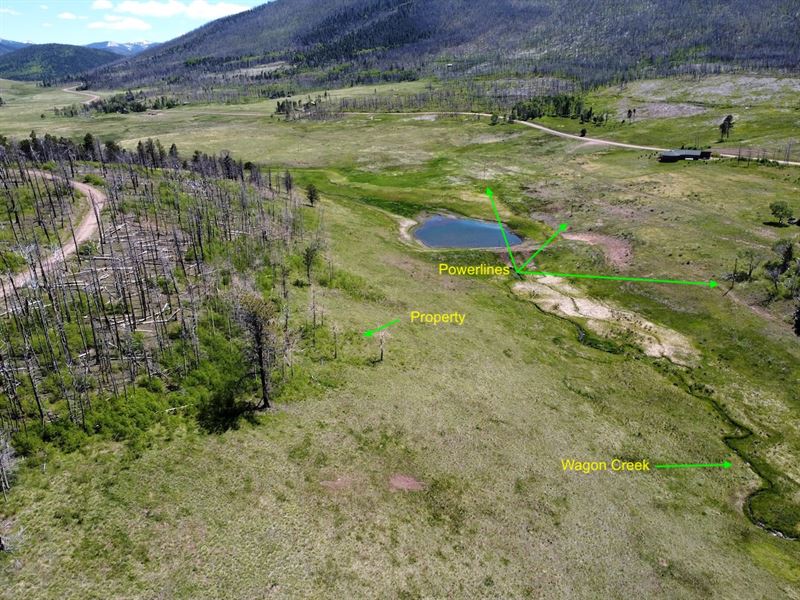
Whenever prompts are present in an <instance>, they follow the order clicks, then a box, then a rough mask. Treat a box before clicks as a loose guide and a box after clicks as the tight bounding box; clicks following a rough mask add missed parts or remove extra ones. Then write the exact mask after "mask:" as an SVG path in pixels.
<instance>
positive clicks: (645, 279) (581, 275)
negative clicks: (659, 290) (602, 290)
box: [517, 270, 717, 288]
mask: <svg viewBox="0 0 800 600" xmlns="http://www.w3.org/2000/svg"><path fill="white" fill-rule="evenodd" d="M517 273H519V274H520V275H535V276H537V277H564V278H568V279H605V280H607V281H640V282H645V283H672V284H675V285H697V286H701V287H708V288H715V287H717V282H716V281H714V280H713V279H712V280H710V281H685V280H683V279H653V278H651V277H619V276H616V275H589V274H587V273H550V272H549V271H522V270H519V271H517Z"/></svg>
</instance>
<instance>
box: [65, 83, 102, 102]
mask: <svg viewBox="0 0 800 600" xmlns="http://www.w3.org/2000/svg"><path fill="white" fill-rule="evenodd" d="M61 91H62V92H67V93H68V94H80V95H81V96H86V97H88V98H89V99H88V100H84V102H83V104H89V103H90V102H94V101H95V100H100V96H95V95H94V94H90V93H89V92H79V91H78V86H77V85H76V86H74V87H71V88H64V89H63V90H61Z"/></svg>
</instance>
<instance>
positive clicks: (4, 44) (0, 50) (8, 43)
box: [0, 39, 30, 55]
mask: <svg viewBox="0 0 800 600" xmlns="http://www.w3.org/2000/svg"><path fill="white" fill-rule="evenodd" d="M25 46H30V44H26V43H25V42H14V41H12V40H2V39H0V55H2V54H7V53H8V52H13V51H14V50H19V49H20V48H24V47H25Z"/></svg>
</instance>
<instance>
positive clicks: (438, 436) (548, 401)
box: [0, 81, 800, 599]
mask: <svg viewBox="0 0 800 600" xmlns="http://www.w3.org/2000/svg"><path fill="white" fill-rule="evenodd" d="M668 83H669V85H676V84H674V82H671V81H670V82H668ZM6 85H7V84H5V83H4V85H3V87H2V89H3V91H2V93H1V94H0V95H2V96H3V97H4V98H6V96H7V95H8V96H9V98H10V100H9V99H7V101H8V102H9V104H8V105H7V106H4V107H2V108H0V133H2V134H3V135H7V136H23V135H27V134H28V133H29V132H30V130H31V129H32V128H33V129H36V130H37V133H39V134H41V135H43V134H44V132H46V131H47V132H50V133H51V134H56V135H65V136H75V137H77V136H79V135H81V136H82V135H83V134H84V133H86V132H87V131H90V132H91V133H92V134H94V135H96V136H100V137H101V139H104V140H105V139H114V140H116V141H119V142H121V143H122V145H123V146H126V147H133V146H135V144H136V142H137V141H138V140H139V139H143V138H147V137H158V138H159V139H160V140H161V141H162V143H163V144H164V145H165V146H168V145H169V144H171V143H175V144H176V145H177V146H178V148H179V150H180V151H181V152H182V153H183V154H184V155H187V156H190V155H191V152H192V151H193V150H195V149H199V150H201V151H204V152H213V153H217V152H220V151H221V150H223V149H224V150H229V151H230V152H231V153H232V154H233V155H234V156H235V157H236V158H241V159H242V160H245V161H248V160H249V161H254V162H257V163H260V164H263V165H265V166H270V167H272V168H273V169H274V170H275V171H278V170H281V171H282V170H283V168H285V167H289V168H292V169H293V172H294V173H295V176H296V180H297V182H298V183H299V184H300V186H301V187H302V186H305V185H307V184H309V183H314V184H315V185H317V186H318V187H319V189H320V191H321V194H322V210H323V212H324V220H325V227H326V238H327V249H328V252H329V254H330V256H331V257H332V262H333V268H334V269H335V270H336V272H337V273H338V274H339V278H338V280H337V281H338V283H336V284H332V285H328V286H327V287H324V288H322V296H321V299H320V303H321V304H322V306H324V310H325V315H326V316H325V319H326V322H327V323H328V324H335V325H336V326H337V327H338V328H339V329H340V330H341V331H342V338H343V339H344V342H343V346H342V348H340V350H339V352H340V357H339V358H338V359H337V360H335V361H334V360H333V357H332V356H330V357H324V356H323V357H321V358H320V364H319V365H318V366H316V367H312V365H310V364H308V363H307V362H306V363H304V368H305V367H308V369H309V370H308V377H306V376H303V377H299V378H298V386H297V388H294V389H293V388H291V387H290V388H289V389H287V390H285V392H284V395H283V396H282V397H281V398H279V399H278V403H277V408H276V409H275V410H274V411H273V412H270V413H269V414H264V415H260V416H258V417H257V418H256V419H255V420H254V421H253V422H246V421H245V422H243V423H242V424H241V426H240V427H239V428H238V429H233V430H229V431H227V432H225V433H221V434H207V433H204V432H202V431H201V430H200V429H199V428H198V427H197V426H196V425H195V423H194V421H193V419H191V418H190V417H191V413H190V414H188V415H180V414H175V415H173V416H171V417H169V418H168V419H167V420H166V422H165V424H163V425H159V426H158V427H157V428H156V429H155V430H154V431H153V432H152V434H151V435H150V436H149V442H148V444H147V445H146V447H144V448H139V449H137V450H136V451H135V452H133V451H131V449H129V448H127V447H126V446H125V445H124V444H112V443H108V442H96V443H92V444H90V445H88V446H87V447H85V448H83V449H81V450H78V451H76V452H73V453H71V454H63V453H55V454H53V455H52V456H51V457H49V459H48V460H47V462H46V464H39V465H36V466H35V467H34V466H33V465H30V466H26V467H24V468H23V469H21V471H20V474H19V477H18V479H17V482H16V484H15V487H14V489H13V490H12V492H11V494H10V495H9V500H8V502H7V503H5V504H0V526H3V527H5V529H6V530H7V531H14V532H16V531H20V530H21V529H24V534H23V536H22V540H23V541H22V542H21V543H20V545H19V547H18V549H17V550H16V551H15V552H14V553H13V554H3V555H0V573H1V574H2V575H0V577H2V579H3V580H5V581H6V582H7V583H6V584H5V585H3V586H0V597H5V598H22V597H31V598H43V599H44V598H76V599H88V598H109V597H119V598H153V597H164V598H271V597H275V598H296V597H314V598H362V597H381V598H448V597H449V598H453V597H459V598H461V597H463V598H597V597H607V598H620V599H622V598H632V597H646V598H731V599H734V598H765V599H767V598H781V597H788V598H793V597H798V596H800V568H798V566H797V565H798V564H800V542H797V541H791V540H788V539H783V538H781V537H779V536H776V535H773V534H771V533H770V532H768V531H766V530H765V529H764V528H760V527H758V526H756V525H755V524H754V523H753V522H752V521H751V520H750V519H749V518H748V516H747V515H746V514H745V513H746V510H747V509H746V506H745V505H746V499H747V497H748V496H749V495H750V494H751V493H752V492H755V491H756V490H757V489H759V488H766V487H767V485H768V484H767V483H766V482H767V481H770V482H771V483H770V484H769V485H770V486H771V488H770V489H769V490H767V491H765V492H764V493H761V494H759V495H757V496H756V497H755V498H754V500H753V507H752V508H753V510H754V511H755V514H756V515H758V516H759V518H760V519H762V520H765V521H768V522H769V523H771V524H772V526H773V527H778V526H779V527H781V528H782V529H783V530H785V531H791V532H792V533H793V534H794V535H795V536H800V508H798V507H800V470H798V466H797V465H798V464H800V463H798V460H797V458H798V457H800V431H798V429H797V425H796V424H797V418H796V417H797V413H798V410H800V396H798V391H797V385H796V384H794V385H793V384H792V382H797V381H798V380H800V338H797V337H796V336H794V335H793V333H792V332H791V329H790V326H789V322H788V317H789V313H788V307H786V306H784V305H776V306H775V307H773V308H771V309H769V310H766V313H767V314H766V315H765V314H764V312H765V311H764V310H760V309H759V307H758V306H757V304H756V302H755V300H754V297H750V296H748V295H747V294H745V293H744V292H740V291H739V290H738V289H734V290H733V291H732V292H730V293H727V294H726V291H727V289H728V287H729V285H728V284H727V283H725V282H723V278H724V275H725V273H727V272H729V271H730V270H731V269H732V267H733V261H734V259H735V257H736V253H737V251H738V250H739V249H740V248H741V247H742V246H743V245H747V246H752V247H755V248H758V249H760V250H761V251H763V252H764V253H768V252H769V247H770V246H771V245H772V244H773V243H774V242H775V241H776V240H777V239H779V238H781V237H788V236H792V235H793V236H795V238H796V237H797V236H798V232H800V230H798V229H797V228H792V229H788V228H784V229H780V228H775V227H771V226H769V225H765V222H768V221H769V220H770V215H769V208H768V206H769V203H770V202H772V201H774V200H775V199H778V198H780V199H785V200H787V201H788V202H789V203H790V204H791V206H792V207H793V208H794V210H795V213H798V212H800V194H798V190H799V189H800V169H796V168H776V167H768V166H763V165H756V164H750V165H746V164H744V163H742V164H739V163H736V162H735V161H714V162H709V163H697V164H674V165H662V164H659V163H657V162H656V161H655V160H654V157H653V156H651V155H648V154H646V153H643V152H637V151H626V150H618V149H617V150H610V149H606V148H602V147H597V146H586V145H583V144H581V143H580V142H574V141H567V140H562V139H559V138H555V137H551V136H548V135H545V134H544V133H542V132H539V131H536V130H532V129H530V128H527V127H524V126H522V125H509V124H500V125H496V126H491V125H490V124H489V120H488V119H487V118H483V119H476V118H471V117H459V118H455V117H448V118H440V119H433V120H431V119H427V118H425V119H423V118H420V117H414V116H409V115H351V116H347V117H344V118H342V119H338V120H332V121H320V122H312V121H302V120H301V121H285V120H282V119H280V118H279V117H277V116H272V111H273V110H274V108H273V107H274V101H271V102H269V103H266V102H265V103H262V104H263V106H262V104H248V105H243V106H230V107H228V106H226V107H221V106H216V107H199V108H198V107H192V106H186V107H181V108H175V109H171V110H168V111H161V112H160V113H159V114H158V115H148V114H137V115H106V116H94V117H91V118H88V119H84V118H71V119H70V118H55V117H53V116H52V112H50V113H49V114H48V115H47V116H46V118H45V119H41V118H40V117H39V114H40V113H41V112H42V111H43V110H44V108H43V107H44V106H45V105H47V104H54V105H58V104H59V103H71V102H73V101H75V98H76V97H75V96H73V95H70V94H65V93H63V92H59V91H54V90H48V91H42V90H33V89H32V86H24V85H18V84H13V85H12V86H11V89H12V90H14V91H13V93H12V94H10V95H9V94H7V93H6ZM633 85H634V84H631V87H633ZM664 85H667V84H664ZM637 89H638V88H637ZM671 89H672V88H671ZM639 92H641V93H645V92H646V88H645V92H643V91H641V90H639ZM674 93H675V98H678V99H679V100H680V101H684V100H685V98H684V96H681V95H680V94H679V93H678V91H675V92H674ZM686 93H687V94H688V93H689V92H686ZM26 94H30V95H29V96H26ZM15 98H16V99H17V100H18V101H19V102H20V103H22V102H23V100H25V103H27V108H24V109H23V108H18V107H15V104H14V100H15ZM670 98H672V96H670ZM26 99H27V100H26ZM601 99H602V100H603V101H607V102H609V103H611V102H612V101H613V102H616V101H617V100H618V98H617V97H616V96H614V94H613V93H612V91H607V92H606V95H602V94H601V93H599V92H598V102H600V101H601ZM28 100H29V101H30V102H28ZM676 101H677V100H676ZM262 108H263V116H249V113H254V112H255V113H260V112H261V110H262ZM759 110H764V111H768V110H771V109H767V108H763V109H759ZM781 110H784V109H781ZM785 110H787V111H791V110H793V109H791V108H785ZM200 112H218V113H220V114H216V115H209V114H198V113H200ZM237 112H241V113H248V114H247V115H241V116H235V114H236V113H237ZM223 113H224V114H223ZM710 114H711V113H706V114H704V115H700V116H696V117H688V118H682V117H681V118H678V117H676V118H664V119H658V120H653V122H652V123H648V122H646V121H644V120H643V121H642V122H640V123H636V124H634V125H632V126H630V128H628V129H625V130H623V129H622V128H621V127H620V128H615V129H612V128H610V127H609V128H597V129H596V130H595V129H592V128H591V127H590V132H591V133H590V135H593V134H595V135H597V136H598V137H604V136H608V137H614V138H615V139H625V140H630V141H635V142H638V143H648V144H649V143H653V144H656V145H675V144H677V143H678V141H679V140H680V139H681V138H682V137H685V136H686V135H692V131H693V130H692V129H689V130H685V129H684V124H685V123H688V122H690V121H689V119H697V121H696V122H695V121H691V124H692V127H696V128H697V130H698V131H699V130H700V129H701V126H700V125H701V123H700V120H701V119H708V118H709V115H710ZM790 114H793V115H795V118H796V114H797V113H796V112H795V113H790ZM767 120H769V119H768V118H767V117H766V116H765V117H764V121H767ZM543 122H548V121H547V120H543ZM553 122H555V120H553ZM759 122H761V121H759ZM790 122H791V121H788V120H787V121H781V123H782V125H781V126H780V127H778V126H777V125H776V126H775V129H774V130H773V129H765V130H764V133H763V134H761V133H758V132H756V133H754V134H753V136H755V138H754V139H762V138H763V139H765V140H767V139H768V140H773V141H776V140H781V139H785V138H787V137H789V136H790V135H791V127H790V126H787V123H790ZM562 126H563V128H564V129H567V128H568V127H575V126H576V122H569V123H563V124H562ZM615 127H616V126H615ZM737 127H738V125H737ZM754 127H755V126H754ZM703 131H705V129H703ZM715 131H716V130H715V129H714V126H713V125H712V126H711V128H710V134H709V135H710V136H711V137H713V136H714V135H715ZM744 131H746V126H745V125H744V124H743V125H742V127H741V129H734V133H733V134H732V138H733V137H734V136H736V135H737V134H739V133H740V132H744ZM758 131H759V132H760V131H762V130H761V129H759V130H758ZM628 132H630V133H628ZM633 132H635V133H636V135H634V133H633ZM662 134H663V136H664V137H659V136H661V135H662ZM742 135H744V133H742ZM759 135H761V136H762V137H761V138H759V137H758V136H759ZM640 136H641V137H640ZM486 187H491V188H492V189H493V190H494V192H495V197H496V199H497V200H498V203H499V208H500V211H501V215H502V218H503V220H504V221H505V222H506V223H508V225H509V226H510V227H511V228H512V229H513V230H514V231H516V232H519V233H521V234H522V235H523V236H525V237H526V238H528V239H529V240H534V241H537V242H541V241H543V240H544V239H546V237H548V236H549V235H550V234H551V233H552V231H553V229H552V228H553V227H554V226H556V225H557V224H558V223H561V222H568V223H569V224H570V227H571V231H574V232H584V233H586V232H591V233H596V234H603V235H608V236H613V237H615V238H618V239H623V240H626V241H627V242H628V243H629V244H630V247H631V248H632V259H631V262H630V264H629V265H628V266H626V267H624V268H623V267H613V266H612V265H609V264H608V263H607V262H606V261H605V260H604V258H603V255H602V253H601V252H600V250H599V249H598V248H596V247H590V246H587V245H586V244H583V243H580V242H577V241H568V240H559V241H557V242H556V243H555V244H554V245H553V246H552V247H551V248H548V250H546V251H545V252H543V253H542V254H541V255H540V256H539V257H538V258H537V260H536V263H535V264H536V266H537V267H538V268H542V269H551V270H561V271H567V272H590V273H598V274H613V273H619V274H621V275H630V276H644V277H666V278H678V279H689V280H700V281H707V280H709V279H715V280H717V281H719V282H720V286H719V287H717V288H714V289H708V288H693V287H685V286H666V285H646V284H633V283H625V284H620V283H616V282H596V281H594V282H585V281H583V282H574V283H573V284H572V285H574V286H575V287H577V288H579V289H580V290H582V292H584V293H585V294H587V295H588V296H590V297H592V298H595V299H598V300H602V301H604V302H610V303H614V304H615V305H617V306H620V307H624V308H626V309H628V310H631V311H635V312H636V313H638V314H640V315H642V316H643V317H645V318H647V319H649V320H650V321H652V322H654V323H658V324H660V325H662V326H665V327H668V328H670V329H672V330H674V331H676V332H679V333H680V334H682V335H684V336H686V337H687V338H688V339H689V340H691V342H692V344H693V346H694V347H695V348H696V349H697V350H698V352H699V355H700V359H699V362H698V364H697V365H696V366H694V367H692V368H684V367H679V366H677V365H674V364H672V363H670V362H669V361H667V360H666V359H653V358H648V357H646V356H645V355H644V354H643V353H642V352H641V351H640V350H638V349H637V348H636V347H635V345H630V344H622V343H620V342H619V341H614V340H611V341H608V340H606V341H602V340H601V343H597V340H596V339H593V338H590V339H588V340H587V339H584V338H582V336H580V335H579V330H578V327H577V326H580V325H582V323H581V322H580V320H579V319H578V320H574V321H571V320H568V319H565V318H561V317H559V316H556V315H553V314H548V313H546V312H544V311H542V310H539V309H538V308H537V307H536V305H534V304H533V303H532V302H531V301H529V300H527V299H525V298H523V297H520V296H519V295H517V294H516V293H514V291H513V289H512V288H513V285H514V284H515V283H517V282H518V279H516V278H515V277H514V276H509V277H491V278H486V277H450V276H441V275H439V274H438V273H437V270H436V268H437V264H438V263H439V262H440V261H446V262H450V263H451V264H479V263H481V262H483V263H498V264H500V263H501V262H502V261H503V260H504V259H503V256H502V254H501V253H495V252H488V251H485V252H482V251H448V250H429V249H425V248H423V247H421V246H419V245H417V244H414V243H412V242H409V241H406V240H403V239H402V237H401V235H400V222H401V220H402V219H403V218H409V217H411V218H414V216H417V215H418V214H419V213H420V212H436V211H447V212H452V213H456V214H461V215H465V216H470V217H475V218H481V219H491V218H492V213H491V207H490V205H489V203H488V201H487V198H486V196H485V195H484V193H483V190H484V189H485V188H486ZM323 270H324V267H320V271H323ZM569 270H572V271H569ZM575 270H578V271H575ZM303 293H305V292H303ZM751 293H753V294H755V292H751ZM298 294H300V293H298ZM300 301H304V299H303V298H302V297H301V298H300V299H298V302H300ZM412 310H420V311H426V312H453V311H459V312H461V313H464V314H465V315H466V320H465V323H464V325H463V326H460V327H456V326H445V325H440V326H438V327H434V326H425V325H414V324H411V323H410V322H409V318H408V315H409V313H410V311H412ZM395 318H400V319H401V323H399V324H398V325H395V326H394V327H392V328H390V329H388V330H387V335H386V338H385V344H386V348H385V349H386V357H385V360H384V361H383V362H382V363H373V362H372V359H374V358H376V357H377V355H378V352H379V341H378V339H377V338H371V339H365V338H363V337H361V335H360V334H361V332H362V331H364V330H366V329H370V328H373V327H376V326H378V325H380V324H382V323H385V322H388V321H390V320H392V319H395ZM593 342H594V343H593ZM315 369H317V370H315ZM614 457H621V458H624V459H626V460H642V459H646V460H650V461H651V463H654V464H655V463H677V462H720V461H723V460H730V461H731V462H732V463H733V467H732V468H731V469H728V470H715V469H709V470H673V471H654V472H649V473H611V472H607V473H593V474H588V475H587V474H579V473H569V472H564V471H563V470H562V467H561V460H562V459H568V458H576V459H580V460H609V461H610V460H611V459H612V458H614ZM398 475H403V476H407V477H411V478H414V479H415V480H417V481H419V482H421V483H422V484H423V489H421V490H419V491H403V490H394V489H393V488H392V486H391V485H390V480H391V478H392V477H394V476H398ZM792 528H794V529H792Z"/></svg>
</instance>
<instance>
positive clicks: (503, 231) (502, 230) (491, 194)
mask: <svg viewBox="0 0 800 600" xmlns="http://www.w3.org/2000/svg"><path fill="white" fill-rule="evenodd" d="M486 195H487V196H489V201H490V202H491V203H492V210H493V211H494V218H495V219H497V225H498V226H499V227H500V233H501V234H503V241H504V242H505V243H506V250H508V258H510V259H511V266H512V267H514V270H515V271H517V272H519V268H518V267H517V263H516V262H515V261H514V254H513V253H512V252H511V244H509V243H508V236H507V235H506V228H505V227H503V223H502V221H500V213H499V212H497V206H496V205H495V203H494V192H492V190H490V189H489V188H486Z"/></svg>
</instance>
